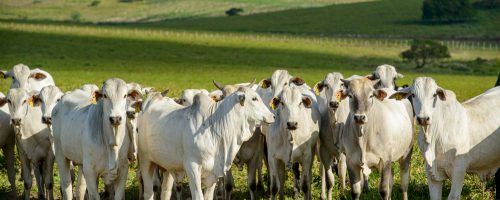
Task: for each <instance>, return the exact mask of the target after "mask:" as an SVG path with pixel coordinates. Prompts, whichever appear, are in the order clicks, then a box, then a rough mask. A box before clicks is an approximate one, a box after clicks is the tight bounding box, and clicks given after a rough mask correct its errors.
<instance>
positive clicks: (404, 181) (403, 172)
mask: <svg viewBox="0 0 500 200" xmlns="http://www.w3.org/2000/svg"><path fill="white" fill-rule="evenodd" d="M412 152H413V148H411V147H410V149H409V151H408V153H407V154H406V155H404V156H403V157H402V158H401V159H400V160H399V176H400V181H401V192H403V200H408V185H409V184H410V163H411V155H412Z"/></svg>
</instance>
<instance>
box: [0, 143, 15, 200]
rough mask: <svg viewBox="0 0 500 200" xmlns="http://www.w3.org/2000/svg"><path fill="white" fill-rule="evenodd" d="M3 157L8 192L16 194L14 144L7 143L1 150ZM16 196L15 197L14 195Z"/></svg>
mask: <svg viewBox="0 0 500 200" xmlns="http://www.w3.org/2000/svg"><path fill="white" fill-rule="evenodd" d="M2 150H3V155H4V156H5V166H6V168H7V176H8V179H9V183H10V190H11V192H12V193H14V194H17V190H16V169H15V167H14V165H15V164H14V163H15V162H14V158H15V157H14V143H13V142H8V143H7V144H5V146H4V147H3V148H2ZM16 196H17V195H16Z"/></svg>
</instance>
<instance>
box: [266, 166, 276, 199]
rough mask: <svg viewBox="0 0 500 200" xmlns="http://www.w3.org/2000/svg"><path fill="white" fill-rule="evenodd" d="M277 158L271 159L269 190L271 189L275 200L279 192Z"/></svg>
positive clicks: (272, 197)
mask: <svg viewBox="0 0 500 200" xmlns="http://www.w3.org/2000/svg"><path fill="white" fill-rule="evenodd" d="M276 162H277V160H276V159H274V158H271V159H269V172H268V173H269V178H270V179H269V185H270V188H269V191H271V199H272V200H275V199H276V195H277V193H278V168H277V166H276Z"/></svg>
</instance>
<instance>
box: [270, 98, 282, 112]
mask: <svg viewBox="0 0 500 200" xmlns="http://www.w3.org/2000/svg"><path fill="white" fill-rule="evenodd" d="M280 103H281V100H280V99H279V98H278V97H274V98H273V99H272V100H271V102H269V106H271V109H273V110H276V108H278V106H279V105H280Z"/></svg>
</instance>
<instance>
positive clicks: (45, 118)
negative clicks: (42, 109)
mask: <svg viewBox="0 0 500 200" xmlns="http://www.w3.org/2000/svg"><path fill="white" fill-rule="evenodd" d="M42 123H44V124H51V123H52V117H43V118H42Z"/></svg>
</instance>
